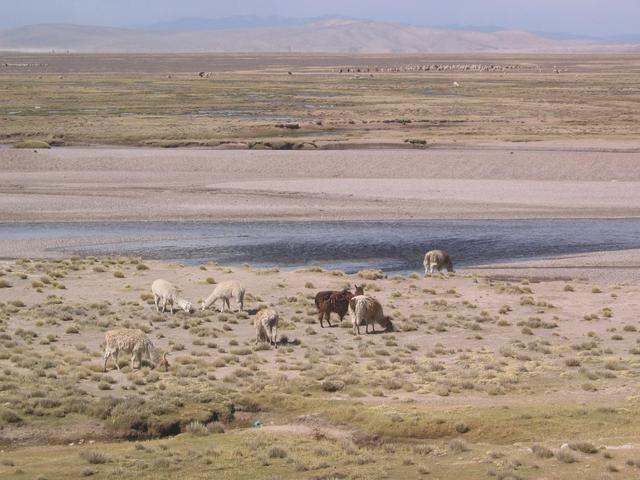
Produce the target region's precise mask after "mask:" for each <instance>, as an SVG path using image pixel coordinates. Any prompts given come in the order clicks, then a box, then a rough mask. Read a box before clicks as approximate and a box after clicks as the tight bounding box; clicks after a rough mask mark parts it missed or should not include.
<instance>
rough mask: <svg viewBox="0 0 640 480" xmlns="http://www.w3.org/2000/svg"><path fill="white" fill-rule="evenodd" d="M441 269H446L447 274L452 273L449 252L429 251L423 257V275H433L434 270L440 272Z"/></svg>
mask: <svg viewBox="0 0 640 480" xmlns="http://www.w3.org/2000/svg"><path fill="white" fill-rule="evenodd" d="M443 268H446V269H447V271H448V272H453V262H451V257H450V256H449V252H447V251H446V250H431V251H430V252H427V253H426V255H425V256H424V274H425V276H427V275H428V274H430V273H435V271H436V270H438V272H441V271H442V269H443Z"/></svg>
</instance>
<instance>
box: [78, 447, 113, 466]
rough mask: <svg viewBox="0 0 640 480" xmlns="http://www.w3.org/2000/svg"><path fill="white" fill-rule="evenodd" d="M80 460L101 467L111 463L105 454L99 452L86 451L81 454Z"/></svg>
mask: <svg viewBox="0 0 640 480" xmlns="http://www.w3.org/2000/svg"><path fill="white" fill-rule="evenodd" d="M80 458H82V459H83V460H85V461H87V462H89V463H90V464H91V465H101V464H103V463H107V462H108V461H109V459H108V458H107V456H106V455H105V454H104V453H102V452H98V451H97V450H85V451H83V452H80Z"/></svg>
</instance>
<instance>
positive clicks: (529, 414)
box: [0, 252, 640, 480]
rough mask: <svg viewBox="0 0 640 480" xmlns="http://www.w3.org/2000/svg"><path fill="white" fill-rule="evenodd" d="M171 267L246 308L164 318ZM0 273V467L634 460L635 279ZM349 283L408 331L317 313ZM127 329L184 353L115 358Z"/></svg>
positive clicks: (73, 472) (310, 468)
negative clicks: (372, 331) (272, 329)
mask: <svg viewBox="0 0 640 480" xmlns="http://www.w3.org/2000/svg"><path fill="white" fill-rule="evenodd" d="M636 255H637V252H636ZM563 261H564V260H563ZM618 261H619V262H620V263H624V259H623V258H622V257H620V258H619V259H617V260H616V262H618ZM157 278H165V279H167V280H170V281H172V282H174V283H175V284H176V285H179V286H180V287H181V289H182V292H181V295H183V296H184V297H185V298H187V299H189V300H191V301H192V302H194V303H196V304H197V302H198V301H199V300H202V299H203V298H206V296H207V295H209V294H210V293H211V291H212V290H213V289H214V288H215V285H216V284H219V283H221V282H224V281H227V280H231V279H236V280H239V281H241V282H242V283H243V284H244V285H245V286H246V288H247V295H246V297H245V308H246V309H247V312H225V313H223V314H221V313H218V312H216V311H213V310H209V311H205V312H202V311H200V310H198V311H197V312H195V313H193V314H191V315H189V314H187V313H185V312H177V313H175V314H173V315H171V314H169V313H167V314H161V313H157V312H156V311H155V307H154V306H153V298H152V296H151V295H150V285H151V283H152V282H153V281H154V280H155V279H157ZM0 280H2V282H3V283H2V284H3V288H0V326H1V327H2V330H3V334H2V339H1V343H2V347H0V352H1V353H2V355H0V370H1V371H2V374H1V379H2V382H3V389H2V391H1V392H0V401H1V403H2V408H1V409H0V412H1V413H2V415H1V416H0V428H1V430H0V432H1V435H0V442H1V443H0V446H1V447H2V450H3V451H2V452H0V459H1V460H2V461H1V462H0V475H6V476H11V475H16V476H18V475H24V474H27V475H32V476H37V475H40V474H45V473H46V475H47V476H48V477H50V476H52V475H58V476H63V477H70V478H79V477H81V476H88V475H87V473H83V472H86V471H88V470H91V471H92V472H93V473H92V475H95V476H96V477H100V478H101V477H102V476H109V475H111V473H113V474H116V473H118V472H122V471H124V470H128V471H131V470H132V469H135V472H134V473H135V475H136V476H138V477H140V478H155V477H157V476H158V475H163V474H166V472H167V471H170V472H171V473H170V476H171V475H174V474H175V476H178V475H179V474H184V472H185V469H187V470H186V471H188V472H192V473H193V475H194V476H198V475H200V476H202V475H219V474H220V472H221V471H222V472H224V474H225V475H227V476H228V477H229V478H238V477H240V475H238V472H239V471H242V472H243V473H244V472H247V471H251V472H256V475H257V476H260V475H262V474H263V473H264V471H265V470H267V471H269V472H273V473H277V474H278V475H280V476H282V477H283V478H291V479H294V478H300V472H313V475H316V476H317V475H322V476H327V477H328V476H332V475H333V476H335V475H334V474H335V472H338V473H340V476H341V477H342V476H343V475H344V476H345V478H346V477H349V476H353V475H362V474H363V472H364V474H365V475H367V476H369V477H372V478H373V477H375V476H376V475H377V473H376V469H377V468H379V466H380V465H381V464H382V462H384V469H385V472H386V474H388V475H387V476H389V477H391V478H396V477H397V476H399V475H403V476H406V477H407V478H414V477H416V476H418V474H420V475H424V472H425V471H429V472H432V473H433V474H434V475H437V476H438V478H442V479H452V478H457V476H459V471H460V464H461V462H464V465H465V471H466V472H471V475H472V476H473V477H474V478H475V477H478V478H480V477H482V476H483V475H486V473H487V471H488V470H495V471H497V472H505V471H517V472H519V473H523V472H532V473H535V474H536V475H541V474H542V475H544V474H546V473H549V474H551V473H553V474H558V471H561V472H562V473H561V474H560V475H562V477H563V478H564V477H568V476H575V475H580V476H581V477H582V478H585V479H588V480H592V479H593V480H596V479H599V478H602V472H604V471H605V470H606V469H608V468H609V467H608V465H611V464H612V463H611V462H615V466H616V468H617V469H618V471H621V472H623V475H624V476H625V478H626V476H632V475H633V473H634V472H635V471H637V467H636V466H635V464H633V462H632V460H633V461H635V460H634V459H635V458H637V456H638V451H639V449H638V447H637V445H638V434H637V432H638V428H640V427H639V425H638V420H637V419H638V418H640V417H639V416H638V415H637V413H638V412H639V407H638V397H637V388H636V382H635V381H634V379H635V375H636V373H635V372H636V370H637V368H636V364H637V354H638V342H637V341H638V316H639V314H640V311H639V310H638V308H639V307H638V303H637V301H636V299H637V298H638V295H639V294H640V286H639V285H640V284H639V283H638V282H637V281H635V282H609V281H606V280H604V279H599V280H591V281H584V280H571V281H566V280H562V279H553V280H549V279H547V280H544V281H539V280H538V279H531V280H524V279H518V280H515V279H514V280H513V281H507V280H496V279H495V278H491V277H486V276H485V275H484V274H483V272H481V271H474V272H471V271H467V272H465V271H461V272H459V273H457V274H456V275H453V276H450V275H435V276H432V277H428V278H422V277H421V276H420V275H411V276H390V277H388V278H383V277H382V276H380V275H379V274H378V273H376V272H360V273H359V274H354V275H344V274H342V273H340V272H334V271H326V270H322V269H318V268H308V269H299V270H297V271H280V270H279V269H277V268H272V269H256V268H251V267H250V266H237V267H233V268H229V267H227V266H224V265H216V264H214V263H207V264H204V265H197V266H182V265H178V264H174V263H166V262H155V261H146V260H144V261H143V260H142V259H133V258H119V259H96V258H85V259H82V258H66V259H60V260H55V261H38V260H35V259H32V260H29V259H26V260H20V261H17V262H13V261H12V262H0ZM354 283H358V284H364V287H365V291H366V292H367V293H368V294H370V295H373V296H374V297H376V298H377V299H379V300H380V302H381V303H382V305H383V306H384V312H385V314H387V315H389V316H390V317H391V318H392V321H393V325H394V331H393V332H384V333H381V332H378V334H376V335H364V333H363V335H361V336H355V335H353V334H352V330H351V326H350V323H349V321H348V318H349V317H347V318H346V319H345V321H344V322H340V320H339V319H338V318H337V316H335V315H334V317H333V322H332V323H333V328H327V326H326V324H325V328H323V327H322V326H321V325H320V324H319V322H318V317H317V311H316V308H315V305H314V301H313V298H314V295H315V293H316V292H317V291H319V290H324V289H341V288H343V287H347V286H353V284H354ZM232 306H233V307H234V308H236V304H235V302H234V301H232ZM264 306H269V307H272V308H275V309H277V310H278V312H279V313H280V324H279V338H280V341H281V343H280V345H279V348H277V349H276V348H273V347H269V346H267V345H256V344H255V343H254V341H255V330H254V328H253V319H254V317H253V313H254V312H255V310H256V309H258V308H262V307H264ZM122 327H127V328H139V329H142V330H144V331H145V332H146V333H147V335H148V336H149V338H150V339H151V340H152V341H153V342H154V344H155V345H156V346H157V347H158V348H160V349H162V350H164V351H169V352H170V356H169V361H170V363H171V366H170V367H169V368H168V370H167V371H165V370H164V369H156V370H152V369H150V368H142V369H140V370H138V369H136V370H132V369H131V368H130V367H129V366H128V359H123V358H122V356H121V367H122V370H121V371H118V370H116V369H115V367H114V366H113V364H112V363H111V361H109V363H108V365H107V368H108V372H106V373H104V372H103V371H102V369H103V360H102V352H103V341H104V333H105V331H106V330H108V329H113V328H122ZM378 329H379V327H378ZM504 425H509V428H507V429H505V428H504ZM176 435H177V436H176ZM149 437H155V438H156V439H155V440H153V441H139V442H122V440H123V439H125V438H126V439H138V440H147V439H148V438H149ZM157 437H169V438H162V439H158V438H157ZM564 443H568V444H569V445H574V447H570V448H568V449H567V448H564V449H561V448H560V446H561V445H563V444H564ZM534 445H542V446H543V447H544V448H545V449H546V450H542V448H541V447H536V448H535V449H533V450H529V449H530V448H531V447H533V446H534ZM275 447H277V448H278V450H274V448H275ZM247 451H250V452H252V453H251V455H247V454H246V452H247ZM486 452H498V453H490V454H487V453H486ZM537 452H543V454H541V455H539V454H538V453H537ZM597 452H600V453H599V454H598V455H595V454H594V453H597ZM602 452H604V453H606V455H603V453H602ZM611 457H613V459H612V458H611ZM54 458H55V461H54V460H53V459H54ZM356 458H357V459H364V461H358V462H356V461H355V460H354V459H356ZM567 458H569V459H570V461H569V462H567V461H565V459H567ZM286 459H292V461H291V462H289V461H288V460H286ZM629 462H631V463H629ZM533 465H535V467H534V466H533ZM196 467H197V468H196ZM196 470H197V471H196ZM19 472H24V473H22V474H20V473H19ZM132 474H133V473H132ZM189 474H191V473H189ZM627 474H629V475H627ZM318 478H319V477H318Z"/></svg>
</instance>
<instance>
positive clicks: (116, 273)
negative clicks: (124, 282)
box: [113, 270, 124, 278]
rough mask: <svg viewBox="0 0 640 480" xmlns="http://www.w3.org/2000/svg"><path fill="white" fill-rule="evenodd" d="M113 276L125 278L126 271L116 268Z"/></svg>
mask: <svg viewBox="0 0 640 480" xmlns="http://www.w3.org/2000/svg"><path fill="white" fill-rule="evenodd" d="M113 276H114V277H116V278H124V273H122V272H121V271H120V270H116V271H115V272H113Z"/></svg>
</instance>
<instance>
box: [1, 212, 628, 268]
mask: <svg viewBox="0 0 640 480" xmlns="http://www.w3.org/2000/svg"><path fill="white" fill-rule="evenodd" d="M0 238H3V239H9V240H16V241H20V240H23V239H72V240H73V239H76V241H77V239H89V240H82V242H85V241H86V244H84V243H83V244H82V245H76V246H73V247H66V248H64V249H59V250H60V251H63V252H64V253H66V254H69V255H70V254H85V255H131V256H141V257H144V258H148V259H160V260H172V261H179V262H183V263H187V264H199V263H204V262H207V261H210V260H215V261H218V262H220V263H223V264H240V263H244V262H247V263H250V264H251V265H253V266H259V267H263V266H272V265H278V266H280V267H282V268H288V267H289V268H294V267H300V266H304V265H320V266H322V267H324V268H330V269H341V270H344V271H346V272H354V271H358V270H360V269H364V268H381V269H383V270H385V271H387V272H390V273H406V272H410V271H420V270H421V269H422V258H423V256H424V253H425V251H426V250H429V249H432V248H446V249H448V250H449V252H450V253H451V255H452V258H453V259H454V264H455V266H457V267H469V266H474V265H480V264H485V263H493V262H503V261H513V260H524V259H534V258H542V257H547V256H553V255H561V254H571V253H580V252H589V251H599V250H621V249H627V248H640V219H619V220H618V219H615V220H602V219H579V220H566V219H563V220H477V221H476V220H469V221H441V220H433V221H431V220H429V221H371V222H369V221H365V222H293V221H269V222H242V223H232V222H101V223H82V222H79V223H31V224H0ZM114 238H121V239H122V238H124V239H126V241H125V240H119V241H113V239H114ZM131 239H136V240H131Z"/></svg>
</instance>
